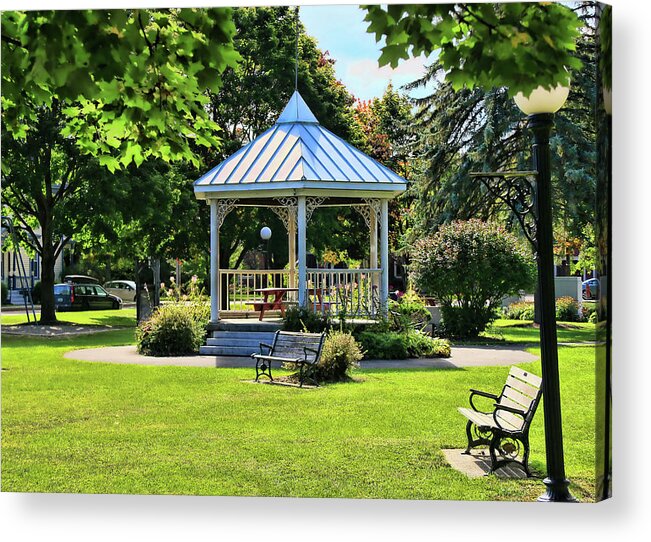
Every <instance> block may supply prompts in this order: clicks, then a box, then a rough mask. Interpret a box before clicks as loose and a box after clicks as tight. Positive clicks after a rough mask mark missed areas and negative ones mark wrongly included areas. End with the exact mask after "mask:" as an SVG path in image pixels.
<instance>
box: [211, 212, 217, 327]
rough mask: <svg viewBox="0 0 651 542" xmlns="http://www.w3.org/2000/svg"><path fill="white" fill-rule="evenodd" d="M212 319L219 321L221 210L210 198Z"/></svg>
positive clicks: (212, 320)
mask: <svg viewBox="0 0 651 542" xmlns="http://www.w3.org/2000/svg"><path fill="white" fill-rule="evenodd" d="M210 321H211V322H212V323H215V322H217V321H219V212H218V209H217V200H215V199H213V200H210Z"/></svg>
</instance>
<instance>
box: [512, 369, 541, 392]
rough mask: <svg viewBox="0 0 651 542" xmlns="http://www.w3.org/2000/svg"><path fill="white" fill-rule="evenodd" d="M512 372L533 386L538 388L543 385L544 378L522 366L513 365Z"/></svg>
mask: <svg viewBox="0 0 651 542" xmlns="http://www.w3.org/2000/svg"><path fill="white" fill-rule="evenodd" d="M510 373H511V374H512V375H513V376H515V377H517V378H519V379H520V380H524V381H525V382H526V383H527V384H529V385H531V386H534V387H536V388H540V386H542V378H540V377H539V376H538V375H535V374H533V373H530V372H528V371H523V370H522V369H520V367H515V366H513V367H511V371H510Z"/></svg>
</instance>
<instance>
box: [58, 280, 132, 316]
mask: <svg viewBox="0 0 651 542" xmlns="http://www.w3.org/2000/svg"><path fill="white" fill-rule="evenodd" d="M54 304H55V307H56V310H58V311H72V310H81V311H88V310H102V309H120V308H122V300H121V299H120V298H119V297H117V296H115V295H112V294H109V293H108V292H107V291H106V290H105V289H104V288H102V287H101V286H100V285H99V284H70V283H68V284H55V285H54Z"/></svg>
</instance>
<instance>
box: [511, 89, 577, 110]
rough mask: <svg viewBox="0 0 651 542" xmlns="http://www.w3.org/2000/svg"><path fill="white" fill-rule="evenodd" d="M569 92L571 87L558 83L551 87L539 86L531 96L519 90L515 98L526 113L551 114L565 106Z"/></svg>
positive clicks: (516, 102)
mask: <svg viewBox="0 0 651 542" xmlns="http://www.w3.org/2000/svg"><path fill="white" fill-rule="evenodd" d="M569 94H570V87H566V86H563V85H557V86H556V87H553V88H551V89H547V88H544V87H537V88H535V89H533V91H532V92H531V94H530V95H529V96H525V95H524V94H523V93H522V92H518V93H517V94H516V95H515V97H514V98H513V99H514V100H515V104H516V105H517V106H518V107H519V108H520V111H522V112H523V113H524V114H525V115H536V114H544V113H548V114H549V113H556V111H558V110H559V109H560V108H561V107H563V105H564V104H565V101H566V100H567V97H568V96H569Z"/></svg>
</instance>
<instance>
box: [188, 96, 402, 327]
mask: <svg viewBox="0 0 651 542" xmlns="http://www.w3.org/2000/svg"><path fill="white" fill-rule="evenodd" d="M406 188H407V181H406V180H405V179H403V178H402V177H400V176H399V175H397V174H395V173H394V172H393V171H391V170H390V169H388V168H387V167H385V166H383V165H382V164H380V163H379V162H377V161H376V160H374V159H372V158H371V157H369V156H367V155H365V154H364V153H362V152H361V151H359V150H358V149H356V148H354V147H353V146H351V145H349V144H348V143H347V142H346V141H344V140H343V139H341V138H340V137H338V136H336V135H335V134H333V133H332V132H330V131H329V130H327V129H325V128H324V127H323V126H321V125H320V124H319V121H318V120H317V119H316V117H315V116H314V115H313V114H312V112H311V111H310V109H309V108H308V106H307V104H306V103H305V102H304V101H303V98H302V97H301V95H300V94H299V93H298V92H297V91H296V92H294V94H293V95H292V97H291V99H290V100H289V103H288V104H287V106H286V107H285V109H284V110H283V112H282V113H281V115H280V117H279V118H278V120H277V121H276V123H275V124H274V125H273V126H272V127H271V128H269V129H268V130H267V131H265V132H264V133H262V134H261V135H260V136H258V137H257V138H256V139H254V140H253V141H251V142H250V143H249V144H247V145H245V146H244V147H242V148H241V149H240V150H238V151H237V152H236V153H235V154H233V155H232V156H230V157H229V158H228V159H226V160H225V161H223V162H222V163H221V164H219V165H218V166H216V167H215V168H213V169H211V170H210V171H209V172H208V173H206V174H205V175H203V176H202V177H201V178H200V179H198V180H197V181H195V183H194V192H195V196H196V197H197V198H198V199H205V200H206V203H208V204H209V205H210V289H211V321H212V322H213V323H215V322H217V321H218V320H219V313H220V308H221V307H224V306H225V307H226V308H230V302H229V304H226V305H224V303H220V299H219V297H220V295H221V290H220V284H221V282H220V276H223V274H224V273H226V274H228V273H230V276H235V275H237V274H238V273H239V275H238V276H239V277H240V279H242V273H247V272H248V273H250V271H246V270H245V271H242V270H240V271H237V270H220V262H219V229H220V227H221V226H222V224H223V221H224V218H225V217H226V215H227V214H228V213H229V212H230V211H231V210H232V209H233V208H235V207H237V206H256V207H270V208H271V209H272V210H273V211H274V212H275V213H276V214H277V215H278V216H279V217H280V219H281V220H282V221H283V224H284V225H285V227H286V229H287V233H288V243H289V269H287V270H278V271H277V272H274V273H279V274H282V275H283V277H282V278H283V281H284V282H283V283H284V284H287V285H288V286H289V287H291V288H298V304H299V305H301V306H307V305H308V304H309V303H310V299H309V288H310V287H313V286H314V285H315V284H316V283H317V282H319V281H320V282H319V283H320V284H324V285H327V286H328V287H335V286H341V285H344V286H345V287H346V288H347V289H348V291H350V290H351V288H355V289H356V293H355V296H356V299H358V300H359V299H362V298H364V299H368V298H370V297H372V296H373V295H374V292H377V291H378V290H379V295H376V296H375V297H376V298H377V301H378V303H376V305H377V306H378V307H379V309H380V310H386V302H387V299H388V295H389V232H388V229H389V213H388V202H389V200H390V199H392V198H395V197H396V196H397V195H399V194H401V193H402V192H404V191H405V190H406ZM325 206H328V207H332V206H352V207H354V208H355V209H356V210H357V211H359V212H360V213H361V214H362V216H363V217H364V219H365V221H366V224H367V225H368V227H369V230H370V234H369V240H370V251H369V254H370V257H369V267H368V268H367V269H355V270H352V269H351V270H336V276H335V270H330V271H327V270H323V269H310V268H308V267H307V265H306V259H307V258H306V256H307V240H306V231H307V223H308V221H309V220H310V218H311V216H312V213H313V212H314V210H315V209H316V208H318V207H325ZM378 226H379V228H378ZM378 229H379V234H380V235H379V241H380V242H379V255H380V257H379V265H378ZM297 241H298V243H297ZM297 253H298V254H297ZM297 256H298V257H297ZM296 261H298V269H296ZM328 273H332V275H330V276H328ZM344 275H345V276H344ZM248 276H249V275H247V277H248ZM342 276H344V278H342ZM297 279H298V281H297ZM240 284H241V282H240ZM343 289H344V288H343V286H342V287H341V288H340V291H343ZM362 289H364V290H363V291H362ZM333 292H334V290H333ZM331 295H332V296H334V297H333V298H332V299H333V300H334V299H335V297H336V295H335V293H332V294H331ZM339 302H340V301H339V300H336V303H339ZM323 306H324V304H321V305H320V308H321V310H323ZM349 314H350V312H349Z"/></svg>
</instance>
